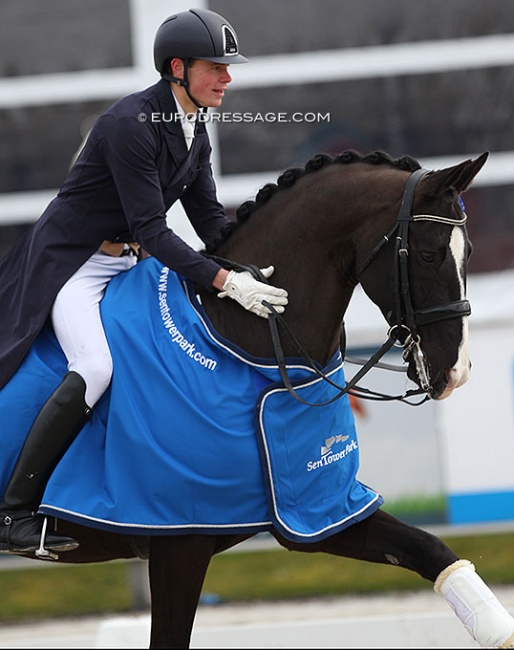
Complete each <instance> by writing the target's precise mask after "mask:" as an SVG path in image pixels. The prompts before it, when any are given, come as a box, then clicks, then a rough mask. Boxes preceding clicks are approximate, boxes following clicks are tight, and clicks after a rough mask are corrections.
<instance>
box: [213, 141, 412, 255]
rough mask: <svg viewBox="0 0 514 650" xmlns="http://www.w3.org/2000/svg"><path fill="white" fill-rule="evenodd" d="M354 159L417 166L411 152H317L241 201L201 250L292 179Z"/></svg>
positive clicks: (216, 243) (217, 242)
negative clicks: (395, 155)
mask: <svg viewBox="0 0 514 650" xmlns="http://www.w3.org/2000/svg"><path fill="white" fill-rule="evenodd" d="M355 162H362V163H366V164H369V165H390V166H391V167H395V168H398V169H402V170H404V171H409V172H414V171H416V170H417V169H420V168H421V165H420V164H419V162H418V161H417V160H416V159H415V158H412V157H411V156H407V155H405V156H402V157H401V158H392V157H391V156H390V155H389V154H388V153H386V152H385V151H373V152H372V153H368V154H361V153H359V152H358V151H354V150H348V151H343V152H342V153H340V154H338V155H336V156H331V155H329V154H326V153H318V154H316V155H315V156H314V157H313V158H311V159H310V160H309V161H307V163H305V165H304V166H303V167H301V166H294V167H290V168H289V169H286V170H285V171H284V172H282V174H281V175H280V176H279V177H278V179H277V182H276V183H267V184H266V185H264V186H263V187H262V188H261V189H260V190H259V191H258V192H257V195H256V197H255V200H253V201H252V200H250V201H245V202H244V203H242V204H241V205H240V206H239V207H238V208H237V210H236V217H237V221H232V222H231V223H230V224H229V225H228V226H225V227H224V228H223V229H222V230H221V232H220V235H219V237H218V238H217V239H216V240H215V241H213V242H211V243H210V244H208V245H207V246H206V249H205V251H206V252H207V253H210V254H214V253H215V252H216V250H217V249H218V248H219V246H220V245H221V244H222V243H223V242H224V241H226V239H227V238H228V237H230V235H231V234H232V233H233V232H234V230H236V229H237V228H238V227H239V226H240V225H241V224H243V223H245V221H247V220H248V219H249V218H250V217H251V216H252V214H253V213H254V212H255V211H256V210H257V209H258V208H259V207H261V206H262V205H263V204H265V203H267V202H268V201H269V200H270V199H271V197H272V196H273V195H274V194H275V193H276V192H278V191H280V190H282V189H285V188H288V187H291V186H292V185H294V184H295V183H296V181H297V180H298V179H299V178H302V177H303V176H305V175H306V174H310V173H312V172H316V171H318V170H320V169H323V168H324V167H327V166H328V165H337V164H343V165H349V164H351V163H355Z"/></svg>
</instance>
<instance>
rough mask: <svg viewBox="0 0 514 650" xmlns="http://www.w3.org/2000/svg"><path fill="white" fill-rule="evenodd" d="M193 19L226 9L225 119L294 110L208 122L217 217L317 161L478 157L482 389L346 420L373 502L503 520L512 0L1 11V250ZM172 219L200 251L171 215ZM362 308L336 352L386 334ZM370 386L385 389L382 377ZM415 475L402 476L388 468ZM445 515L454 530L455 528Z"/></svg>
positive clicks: (512, 160) (473, 226)
mask: <svg viewBox="0 0 514 650" xmlns="http://www.w3.org/2000/svg"><path fill="white" fill-rule="evenodd" d="M190 7H203V8H208V9H212V10H214V11H217V12H219V13H221V14H222V15H224V16H225V17H226V18H227V19H228V20H229V21H230V22H231V23H232V25H233V26H234V27H235V29H236V31H237V33H238V36H239V40H240V49H241V51H242V53H243V54H245V55H246V56H248V58H249V59H250V63H248V64H246V65H244V66H233V68H231V72H232V73H233V77H234V81H233V83H232V85H231V87H230V88H229V91H228V93H227V95H226V98H225V100H224V103H223V106H222V107H221V108H220V109H219V112H220V113H221V114H224V113H226V114H234V113H245V112H251V113H252V114H256V113H258V114H261V115H262V116H266V115H269V114H274V115H277V114H279V113H280V114H285V115H287V116H292V115H293V114H301V115H303V116H304V119H302V120H299V121H294V120H293V121H288V122H280V123H279V122H277V121H276V120H275V121H274V120H273V119H272V120H271V121H269V120H267V119H266V118H265V117H264V118H263V119H262V120H260V121H259V120H256V121H253V122H236V121H234V120H230V119H229V120H227V121H223V120H222V119H220V120H219V121H213V122H212V123H210V124H209V126H208V128H209V130H210V133H211V139H212V143H213V150H214V166H215V174H216V178H217V184H218V191H219V196H220V199H221V200H222V201H223V202H224V203H225V205H226V207H227V209H228V211H229V213H231V214H233V212H234V210H235V208H236V207H237V206H238V205H239V204H240V203H242V202H243V201H244V200H246V199H249V198H253V197H254V196H255V193H256V191H257V190H258V189H259V187H261V186H262V185H263V184H265V183H267V182H270V181H273V180H275V178H276V176H277V174H278V172H280V171H281V170H283V169H284V168H286V167H289V166H291V165H295V164H298V163H304V162H306V161H307V160H308V159H309V158H310V157H312V156H313V155H314V154H316V153H318V152H327V153H334V154H335V153H339V152H341V151H343V150H345V149H358V150H360V151H362V152H367V151H371V150H376V149H383V150H386V151H388V152H389V153H390V154H391V155H393V156H401V155H404V154H410V155H412V156H414V157H416V158H417V159H418V160H419V161H420V162H421V163H422V165H423V166H425V167H428V168H439V167H443V166H447V165H449V164H452V163H453V162H460V161H461V160H464V159H465V158H468V157H473V156H475V155H477V154H479V153H481V152H483V151H490V152H491V156H490V159H489V161H488V163H487V165H486V167H485V168H484V169H483V170H482V172H481V173H480V175H479V177H478V178H477V179H476V181H475V183H474V185H473V188H472V189H471V190H470V191H469V192H467V193H466V195H465V197H464V198H465V203H466V207H467V211H468V213H469V214H470V215H471V216H470V220H469V232H470V236H471V239H472V241H473V243H474V252H473V255H472V257H471V260H470V266H469V270H470V272H471V277H470V288H471V286H473V287H476V293H475V294H474V296H475V303H474V309H475V306H476V305H477V306H478V309H477V320H476V321H475V322H476V334H475V339H474V340H475V341H477V347H476V350H477V358H478V360H479V363H478V368H477V366H476V364H475V369H474V377H477V374H478V379H476V380H475V383H474V384H473V383H472V382H471V381H470V382H469V384H470V386H471V391H470V390H469V389H468V388H464V389H463V392H462V397H461V396H460V395H459V396H458V397H457V398H453V397H452V403H453V401H454V399H456V402H455V404H456V406H455V407H452V408H455V409H456V410H452V408H450V407H446V406H445V405H444V406H440V405H438V404H427V405H424V406H423V407H420V409H413V410H412V411H416V412H415V413H413V412H412V411H411V410H410V409H409V407H406V406H403V405H398V404H392V405H391V404H387V405H378V406H376V405H370V406H369V407H368V409H367V417H363V418H361V419H360V420H359V424H360V426H361V429H362V431H363V433H361V435H360V439H361V447H362V449H361V456H362V462H361V464H362V471H363V478H365V479H366V480H367V482H369V483H370V484H373V485H374V486H376V487H377V489H381V490H382V492H383V493H384V494H385V495H386V497H388V496H389V497H392V498H396V497H401V496H402V495H405V494H410V495H414V496H416V495H419V494H423V495H427V494H428V495H431V494H439V493H440V492H441V491H442V492H444V493H445V494H450V503H451V499H452V498H453V496H455V497H460V496H461V495H463V494H464V495H468V494H473V495H475V496H476V495H477V494H481V495H483V494H490V495H493V496H494V498H495V499H496V501H495V503H501V504H502V506H501V509H499V512H500V510H502V509H504V508H505V507H507V511H506V514H505V511H504V510H502V511H503V515H501V512H500V514H498V515H496V514H495V515H494V517H498V518H514V496H513V495H514V471H513V470H512V468H514V418H513V414H512V412H513V410H514V391H513V388H512V386H513V367H514V364H513V362H512V359H513V358H514V354H513V344H510V345H509V343H508V342H509V341H510V340H513V339H514V336H513V334H514V326H513V322H514V304H513V303H514V300H513V293H512V290H511V288H512V278H513V277H514V276H513V275H512V271H513V270H514V235H513V232H514V213H513V210H512V205H513V203H514V119H513V114H514V3H513V2H512V1H511V0H488V1H487V2H484V1H483V0H424V1H421V0H359V1H358V2H356V1H355V0H316V1H314V0H246V1H245V2H237V1H236V0H196V1H195V2H184V1H183V0H172V1H167V2H165V1H163V0H45V1H44V2H41V0H1V2H0V254H1V253H3V252H5V251H6V250H7V249H8V248H9V247H10V246H11V245H12V243H13V242H14V241H15V240H16V239H17V238H18V237H19V236H20V235H21V234H22V232H23V231H24V230H25V229H26V228H27V227H28V226H29V225H30V223H32V222H33V221H34V220H36V219H37V218H38V216H39V215H40V214H41V212H42V211H43V210H44V208H45V207H46V205H47V203H48V202H49V201H50V200H51V198H52V197H53V195H54V194H55V192H56V191H57V189H58V187H59V185H60V184H61V182H62V181H63V179H64V177H65V175H66V171H67V169H68V166H69V164H70V160H71V158H72V156H73V154H74V152H75V151H76V149H77V147H78V146H79V145H80V143H81V141H82V138H83V137H84V135H85V134H86V133H87V130H88V129H89V127H90V125H91V123H92V121H93V120H94V119H95V116H96V115H98V114H99V113H100V112H102V111H103V110H104V109H105V108H107V107H108V106H109V105H110V104H111V103H113V102H114V101H115V100H116V99H118V98H119V97H120V96H123V95H125V94H128V93H130V92H134V91H137V90H140V89H142V88H144V87H146V86H149V85H151V84H153V83H154V82H155V81H156V80H157V79H158V76H157V73H156V71H155V70H154V68H153V59H152V43H153V37H154V34H155V31H156V29H157V27H158V26H159V25H160V23H161V22H162V21H163V19H164V18H166V17H167V16H168V15H170V14H172V13H175V12H177V11H182V10H186V9H188V8H190ZM327 116H328V117H327ZM169 219H170V225H171V227H173V228H174V229H175V230H177V231H178V232H180V233H181V234H182V235H183V236H184V237H186V238H187V239H188V240H189V241H190V242H191V243H192V244H194V245H195V244H198V242H197V240H196V239H195V237H194V235H193V233H192V231H191V229H190V227H189V225H188V224H187V222H186V221H185V219H184V218H183V214H182V212H181V209H180V207H179V206H177V207H176V208H173V209H172V210H171V211H170V215H169ZM474 278H476V279H477V282H475V283H473V284H472V281H473V279H474ZM491 307H493V308H492V309H491ZM367 309H368V308H367V307H366V306H364V305H362V306H360V303H359V311H358V313H357V315H356V316H355V317H354V318H353V319H352V318H350V319H349V330H350V337H349V344H350V346H352V345H353V351H354V352H355V351H357V352H359V353H362V354H365V353H366V351H367V350H368V349H373V346H374V345H375V343H381V342H382V338H381V337H383V336H385V330H384V325H383V323H381V322H380V327H379V329H377V327H378V326H375V321H374V318H375V315H374V314H373V315H372V314H371V313H369V312H368V311H367ZM491 314H492V315H491ZM366 328H367V329H366ZM370 328H371V329H370ZM480 328H482V329H480ZM365 330H366V332H367V333H366V332H365ZM368 330H369V331H368ZM352 335H353V338H352ZM493 348H494V350H493ZM492 352H494V354H492V356H491V353H492ZM480 362H482V363H483V364H484V365H483V370H482V371H481V370H480ZM497 364H502V365H501V368H500V369H499V366H498V365H497ZM371 381H375V380H374V379H371ZM376 381H377V382H378V384H379V385H380V386H381V387H384V385H385V386H389V387H391V389H394V388H395V386H394V383H395V381H396V378H392V377H390V376H388V377H387V378H385V379H377V380H376ZM465 391H468V392H467V393H466V392H465ZM473 409H475V410H473ZM477 409H479V410H478V411H477ZM480 409H481V410H480ZM420 411H421V415H420ZM470 427H471V429H472V431H471V432H470V430H469V429H470ZM500 429H501V435H500V434H499V433H498V431H499V430H500ZM459 432H460V433H459ZM471 434H472V435H471ZM470 435H471V438H470ZM495 435H498V436H499V438H498V439H496V438H495ZM473 436H474V437H473ZM466 446H467V447H466ZM480 446H481V448H480ZM463 447H464V448H467V449H468V451H467V452H466V453H464V458H465V459H468V460H469V458H471V457H473V458H474V459H475V460H474V462H475V465H474V466H473V470H472V472H473V473H474V477H476V476H477V475H479V476H482V475H484V471H485V474H486V475H487V477H488V478H487V480H485V479H484V481H482V482H480V481H479V485H478V486H477V484H476V481H475V480H474V479H473V481H471V483H470V481H469V480H468V477H467V475H468V474H469V468H470V466H469V463H468V464H467V465H466V463H467V460H466V463H464V465H463V466H462V467H461V465H462V463H460V461H458V462H457V465H458V466H459V467H458V469H455V467H454V461H453V460H448V457H449V456H448V455H449V454H450V456H451V458H453V456H452V454H453V455H455V456H460V455H462V449H463ZM488 450H490V452H489V451H488ZM489 453H490V457H489V456H488V454H489ZM498 456H499V457H500V458H499V465H498V460H497V459H498ZM384 458H394V459H395V463H396V464H395V465H394V467H392V466H388V467H384V462H383V459H384ZM477 459H479V460H477ZM459 463H460V464H459ZM413 467H414V469H415V471H414V472H413V473H412V474H411V475H409V476H408V477H406V478H405V479H401V478H400V476H401V471H398V468H400V470H401V469H405V468H413ZM459 472H460V473H462V472H463V473H464V474H466V477H465V478H462V477H461V476H460V474H459ZM456 477H457V478H456ZM498 495H501V496H500V497H498ZM498 499H499V500H498ZM474 503H475V504H476V500H475V502H474ZM488 503H489V502H488ZM488 508H490V505H488V504H486V506H484V512H485V511H487V509H488ZM452 512H453V511H452V508H451V507H450V515H449V518H450V520H452V519H453V520H454V521H459V517H461V518H462V517H464V519H465V517H466V516H468V515H462V516H461V515H459V514H458V513H457V514H455V512H454V513H453V514H452ZM477 517H478V519H479V520H480V517H481V518H482V519H484V518H486V517H487V515H486V514H479V515H477Z"/></svg>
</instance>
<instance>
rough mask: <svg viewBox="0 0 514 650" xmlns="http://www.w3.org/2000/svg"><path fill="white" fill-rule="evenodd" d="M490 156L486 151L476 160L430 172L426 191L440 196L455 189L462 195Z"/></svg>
mask: <svg viewBox="0 0 514 650" xmlns="http://www.w3.org/2000/svg"><path fill="white" fill-rule="evenodd" d="M488 156H489V152H488V151H486V152H485V153H483V154H481V155H480V156H478V158H475V160H465V161H464V162H462V163H459V164H458V165H454V166H453V167H447V168H446V169H440V170H438V171H434V172H430V173H429V174H428V175H427V176H426V185H425V189H426V190H427V191H428V192H429V193H430V194H438V193H440V192H442V191H444V190H445V189H447V188H449V187H454V188H455V189H456V190H457V192H458V193H459V194H462V192H465V191H466V190H467V189H468V187H469V186H470V185H471V181H472V180H473V179H474V178H475V176H476V175H477V174H478V172H479V171H480V170H481V169H482V167H483V166H484V165H485V161H486V160H487V158H488Z"/></svg>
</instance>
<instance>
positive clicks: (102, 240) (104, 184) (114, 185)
mask: <svg viewBox="0 0 514 650" xmlns="http://www.w3.org/2000/svg"><path fill="white" fill-rule="evenodd" d="M154 61H155V66H156V68H157V71H158V72H159V74H160V75H161V77H162V78H161V80H160V81H159V82H157V83H156V84H155V85H153V86H151V87H149V88H147V89H146V90H143V91H141V92H137V93H134V94H132V95H129V96H127V97H125V98H123V99H121V100H119V101H118V102H116V103H115V104H114V105H113V106H111V107H110V108H109V109H108V110H107V111H106V112H105V113H104V114H103V115H101V116H100V118H99V119H98V121H97V122H96V124H95V126H94V127H93V129H92V130H91V132H90V134H89V136H88V138H87V140H86V142H85V143H84V146H83V148H82V150H81V151H80V154H79V155H78V157H77V159H76V161H75V163H74V165H73V166H72V168H71V169H70V172H69V174H68V177H67V178H66V180H65V181H64V184H63V186H62V187H61V189H60V191H59V193H58V194H57V197H56V198H55V199H54V200H53V201H52V202H51V203H50V204H49V206H48V207H47V209H46V210H45V212H44V213H43V214H42V216H41V217H40V218H39V220H38V221H37V222H36V223H35V224H34V226H33V227H32V228H31V229H30V230H29V231H28V232H26V233H25V235H24V236H23V237H22V238H21V240H20V241H18V242H17V244H15V246H14V247H13V248H12V249H11V250H10V251H9V252H8V253H7V255H6V256H5V257H4V258H3V259H2V260H0V304H1V305H2V311H1V314H0V387H2V386H4V385H5V384H6V383H7V381H8V380H9V379H10V377H11V376H12V375H13V374H14V373H15V371H16V369H17V368H18V366H19V365H20V363H21V362H22V360H23V358H24V357H25V355H26V354H27V352H28V349H29V347H30V345H31V343H32V342H33V341H34V339H35V337H36V336H37V334H38V333H39V331H40V330H41V328H42V327H43V325H44V323H45V321H46V320H47V318H48V317H50V318H51V322H52V325H53V328H54V331H55V334H56V336H57V339H58V341H59V343H60V345H61V347H62V349H63V351H64V353H65V355H66V358H67V362H68V372H67V373H66V375H65V376H64V379H63V380H62V383H61V384H60V385H58V386H57V388H56V390H55V392H54V393H53V394H52V395H51V396H50V397H49V399H48V401H47V402H46V403H45V404H44V406H43V407H42V409H41V411H40V412H39V414H38V416H37V417H36V419H35V421H34V423H33V424H32V427H31V429H30V431H29V432H28V435H27V438H26V440H25V442H24V445H23V448H22V450H21V452H20V454H19V456H18V458H17V460H16V462H15V465H14V469H13V472H12V474H11V477H10V479H9V481H8V483H7V486H6V488H5V491H4V494H3V499H2V503H1V504H0V552H6V553H9V552H17V553H20V552H31V551H34V550H36V549H37V548H38V547H39V545H40V538H41V535H42V530H43V523H44V518H43V517H42V516H41V515H38V514H37V508H38V506H39V504H40V501H41V498H42V495H43V492H44V489H45V487H46V483H47V481H48V478H49V477H50V475H51V473H52V471H53V469H54V468H55V466H56V464H57V463H58V462H59V460H60V459H61V457H62V455H63V454H64V453H65V452H66V450H67V449H68V447H69V445H70V444H71V442H72V441H73V439H74V438H75V436H76V435H77V433H78V432H79V431H80V430H81V429H82V427H83V426H84V424H85V423H86V421H87V420H88V418H89V417H90V416H91V413H92V408H93V407H94V406H95V404H96V403H97V401H98V400H99V399H100V397H101V396H102V394H103V393H104V392H105V390H106V389H107V386H108V385H109V382H110V380H111V375H112V358H111V354H110V351H109V347H108V344H107V341H106V338H105V334H104V330H103V327H102V322H101V318H100V307H99V303H100V300H101V298H102V296H103V293H104V291H105V287H106V286H107V284H108V282H109V281H110V279H111V278H112V277H114V276H115V275H117V274H118V273H121V272H123V271H126V270H129V269H130V268H132V267H133V265H134V264H135V263H136V261H137V254H138V249H139V247H141V248H142V249H144V251H146V252H147V254H149V255H152V256H154V257H156V258H157V259H158V260H159V261H160V262H161V263H162V264H164V265H166V266H168V267H169V268H171V269H172V270H174V271H176V272H178V273H180V274H182V275H184V276H185V277H187V278H189V279H190V280H191V281H193V282H195V283H198V284H201V285H204V286H206V287H209V288H213V289H215V290H219V291H222V293H220V294H219V295H220V296H221V297H224V296H225V295H228V296H230V297H231V298H233V299H235V300H237V301H238V302H239V303H240V304H241V305H242V306H243V307H245V308H246V309H248V310H249V311H252V312H254V313H256V314H258V315H259V316H263V317H267V315H268V314H269V312H268V310H267V309H266V308H264V307H263V305H262V304H261V303H262V300H267V301H268V302H269V303H270V304H272V305H274V306H275V308H276V309H277V311H279V312H282V311H283V310H284V305H286V304H287V293H286V292H285V291H284V290H283V289H278V288H275V287H272V286H270V285H268V284H265V283H261V282H258V281H257V280H254V279H253V277H252V276H251V275H250V274H249V273H247V272H240V273H238V272H234V271H230V272H229V271H227V270H226V269H223V268H221V267H220V265H219V264H217V263H216V262H215V261H213V260H212V259H209V258H207V257H205V256H203V255H202V254H201V253H200V252H198V251H195V250H194V249H193V248H191V247H190V246H188V245H187V244H186V243H185V242H184V241H183V240H182V239H180V238H179V237H178V236H177V235H176V234H175V233H174V232H173V231H172V230H171V229H170V228H168V226H167V224H166V213H167V211H168V209H169V208H170V206H171V205H172V204H173V203H175V201H177V200H179V199H180V201H181V202H182V204H183V206H184V209H185V211H186V214H187V216H188V218H189V220H190V221H191V224H192V225H193V227H194V229H195V231H196V232H197V234H198V236H199V237H200V238H201V240H202V241H203V242H204V243H205V244H207V243H208V242H209V241H212V240H213V239H214V238H216V237H217V235H218V234H219V233H220V230H221V229H222V228H223V227H224V226H226V225H227V224H228V223H229V220H228V218H227V216H226V215H225V212H224V209H223V206H222V205H221V204H220V203H219V202H218V200H217V197H216V189H215V185H214V181H213V178H212V171H211V164H210V154H211V148H210V144H209V139H208V135H207V131H206V128H205V123H204V122H205V121H204V120H199V119H198V120H197V119H196V117H197V111H198V110H200V109H201V110H206V109H207V107H218V106H220V105H221V103H222V100H223V95H224V92H225V90H226V88H227V86H228V84H229V83H230V81H231V76H230V74H229V72H228V66H229V65H230V64H233V63H245V62H246V61H247V59H246V58H245V57H244V56H242V55H241V54H239V50H238V41H237V36H236V33H235V31H234V29H233V27H232V26H231V25H230V23H229V22H227V21H226V20H225V19H224V18H223V17H222V16H220V15H219V14H217V13H214V12H212V11H207V10H201V9H192V10H189V11H184V12H181V13H178V14H176V15H173V16H170V17H169V18H168V19H167V20H165V21H164V23H163V24H162V25H161V26H160V27H159V29H158V30H157V33H156V36H155V42H154ZM170 115H172V116H174V119H173V120H170ZM186 136H187V137H186ZM134 242H137V244H136V243H134ZM272 272H273V267H268V268H267V269H263V273H264V275H265V277H269V276H270V275H271V273H272ZM14 461H15V459H13V463H14ZM77 546H78V543H77V542H76V540H74V539H73V538H71V537H68V536H64V535H62V534H61V533H59V532H58V531H56V530H51V531H50V532H49V533H47V535H46V540H45V547H46V548H47V549H48V550H61V551H65V550H72V549H74V548H76V547H77Z"/></svg>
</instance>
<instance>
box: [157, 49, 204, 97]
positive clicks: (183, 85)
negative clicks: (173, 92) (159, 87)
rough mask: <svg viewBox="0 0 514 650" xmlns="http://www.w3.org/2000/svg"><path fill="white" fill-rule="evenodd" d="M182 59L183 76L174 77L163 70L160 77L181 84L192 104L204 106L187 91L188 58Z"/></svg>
mask: <svg viewBox="0 0 514 650" xmlns="http://www.w3.org/2000/svg"><path fill="white" fill-rule="evenodd" d="M182 60H183V61H184V78H183V79H179V78H178V77H174V76H173V75H171V74H169V73H167V72H163V73H162V74H161V77H162V78H163V79H167V80H168V81H173V82H174V83H176V84H177V86H182V88H184V89H185V91H186V93H187V96H188V97H189V99H190V100H191V101H192V102H193V104H194V105H195V106H196V107H197V108H205V106H202V105H201V104H200V103H199V102H198V101H197V100H196V99H195V98H194V97H193V95H191V92H190V91H189V78H188V74H187V69H188V66H189V59H182Z"/></svg>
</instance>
